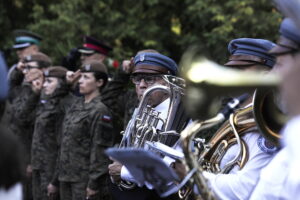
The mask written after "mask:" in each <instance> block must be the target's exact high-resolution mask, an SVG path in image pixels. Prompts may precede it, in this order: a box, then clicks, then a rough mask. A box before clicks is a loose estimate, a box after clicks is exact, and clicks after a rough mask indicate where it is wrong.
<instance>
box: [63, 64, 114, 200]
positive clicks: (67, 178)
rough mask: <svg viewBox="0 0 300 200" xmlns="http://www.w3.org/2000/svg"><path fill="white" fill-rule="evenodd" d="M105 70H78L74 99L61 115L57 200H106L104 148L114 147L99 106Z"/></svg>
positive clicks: (106, 112) (85, 67)
mask: <svg viewBox="0 0 300 200" xmlns="http://www.w3.org/2000/svg"><path fill="white" fill-rule="evenodd" d="M106 82H107V69H106V66H105V65H104V64H102V63H100V62H96V61H92V62H90V63H86V64H85V65H83V66H82V67H81V78H80V79H79V89H80V93H81V94H83V95H84V96H83V97H78V99H76V100H75V101H74V103H73V104H72V106H71V107H70V109H69V110H68V112H67V113H66V115H65V118H64V121H63V126H62V133H61V134H62V135H61V149H60V156H59V176H58V179H59V183H60V197H61V199H63V200H69V199H73V200H76V199H78V200H82V199H85V198H88V199H102V200H105V199H110V194H109V190H108V180H109V177H108V170H107V167H108V164H109V163H110V161H109V159H108V157H107V156H106V155H105V154H104V151H105V149H106V148H108V147H111V146H112V145H113V143H114V138H115V136H114V133H113V126H112V117H111V112H110V110H109V109H108V108H107V107H106V106H105V105H104V104H103V103H102V102H101V95H100V91H101V89H102V87H104V86H105V84H106Z"/></svg>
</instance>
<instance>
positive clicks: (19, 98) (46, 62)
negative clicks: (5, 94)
mask: <svg viewBox="0 0 300 200" xmlns="http://www.w3.org/2000/svg"><path fill="white" fill-rule="evenodd" d="M50 65H51V60H50V58H49V57H48V56H47V55H45V54H43V53H36V54H32V55H30V56H26V57H24V58H23V59H22V61H21V62H19V64H18V66H17V67H16V68H15V69H14V70H13V71H12V74H11V78H10V86H11V88H10V96H9V99H8V101H9V109H10V111H11V112H10V116H9V119H8V120H9V121H8V123H9V125H8V127H9V129H10V130H11V131H12V132H13V133H14V134H15V135H16V136H17V137H18V138H19V140H20V141H21V143H22V144H23V151H22V152H23V155H22V156H23V158H24V161H25V165H26V166H27V167H26V169H24V173H25V171H26V174H27V178H26V180H24V181H23V183H24V196H25V199H29V198H30V196H31V194H30V193H31V187H30V185H31V172H32V169H31V166H30V149H31V140H32V134H33V127H34V120H35V119H34V118H35V114H34V112H33V110H34V108H35V106H36V104H34V103H32V104H30V105H25V104H27V103H28V102H29V103H30V102H36V99H38V98H39V95H38V94H36V93H35V92H34V91H33V90H32V88H31V86H32V84H37V85H39V86H41V85H42V80H41V79H42V77H43V76H42V71H41V69H43V68H46V67H48V66H50ZM28 196H29V198H27V197H28Z"/></svg>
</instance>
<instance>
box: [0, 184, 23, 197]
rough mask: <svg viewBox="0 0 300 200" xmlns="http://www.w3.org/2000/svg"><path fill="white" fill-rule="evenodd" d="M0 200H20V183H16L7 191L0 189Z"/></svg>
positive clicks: (21, 195) (21, 194)
mask: <svg viewBox="0 0 300 200" xmlns="http://www.w3.org/2000/svg"><path fill="white" fill-rule="evenodd" d="M0 199H5V200H22V199H23V193H22V185H21V183H17V184H15V185H14V186H12V187H11V188H9V189H8V190H6V189H4V188H0Z"/></svg>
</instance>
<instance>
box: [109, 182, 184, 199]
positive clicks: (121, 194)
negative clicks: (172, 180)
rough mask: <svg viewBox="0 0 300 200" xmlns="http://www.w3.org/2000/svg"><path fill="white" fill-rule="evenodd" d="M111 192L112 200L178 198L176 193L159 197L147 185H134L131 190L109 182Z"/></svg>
mask: <svg viewBox="0 0 300 200" xmlns="http://www.w3.org/2000/svg"><path fill="white" fill-rule="evenodd" d="M110 189H111V194H112V196H113V199H114V200H178V199H179V198H178V196H177V194H174V195H171V196H169V197H166V198H161V197H159V195H158V194H157V193H156V192H155V190H149V189H148V188H147V187H145V186H144V187H136V188H134V189H131V190H123V191H122V190H120V189H119V187H118V186H116V185H115V184H113V183H111V184H110Z"/></svg>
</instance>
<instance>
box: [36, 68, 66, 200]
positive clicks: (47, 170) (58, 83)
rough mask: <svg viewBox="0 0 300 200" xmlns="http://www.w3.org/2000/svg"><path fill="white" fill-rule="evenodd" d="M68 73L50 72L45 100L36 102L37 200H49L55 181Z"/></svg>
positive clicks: (54, 197)
mask: <svg viewBox="0 0 300 200" xmlns="http://www.w3.org/2000/svg"><path fill="white" fill-rule="evenodd" d="M66 72H67V70H66V69H65V68H63V67H49V68H48V69H46V70H45V71H44V77H45V82H44V84H43V90H42V95H41V96H42V97H41V99H40V101H39V102H38V101H37V102H35V103H36V104H37V105H38V106H37V111H36V119H35V126H34V133H33V138H32V147H31V166H32V170H33V171H32V186H33V197H34V199H37V200H39V199H43V200H48V198H49V197H48V195H47V186H48V184H49V183H50V182H51V181H52V179H53V178H54V171H55V168H56V161H57V155H58V151H59V144H60V142H59V141H60V140H59V127H60V123H61V122H62V120H63V113H62V109H61V104H63V103H64V100H65V97H66V96H67V94H68V87H67V84H66V81H65V76H66ZM54 184H55V183H54ZM56 186H58V185H57V184H56ZM56 191H57V189H56ZM49 196H50V195H49ZM57 196H58V195H57V193H51V198H52V199H56V197H57Z"/></svg>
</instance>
